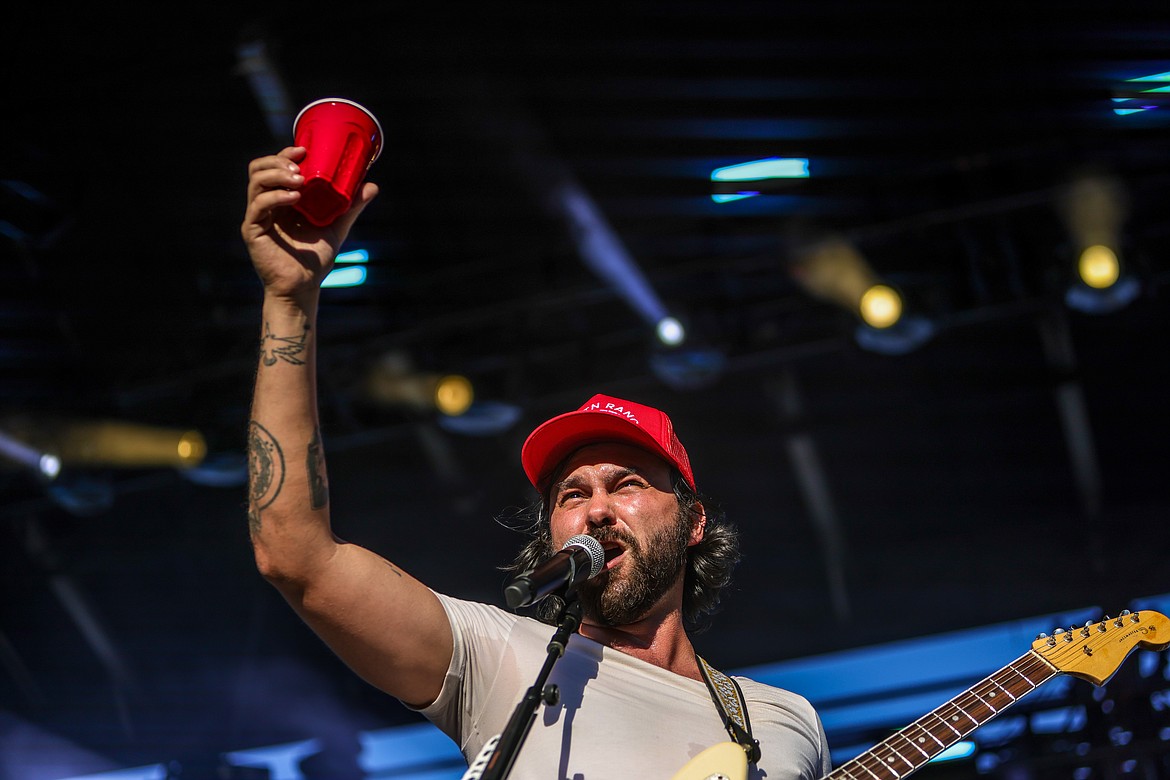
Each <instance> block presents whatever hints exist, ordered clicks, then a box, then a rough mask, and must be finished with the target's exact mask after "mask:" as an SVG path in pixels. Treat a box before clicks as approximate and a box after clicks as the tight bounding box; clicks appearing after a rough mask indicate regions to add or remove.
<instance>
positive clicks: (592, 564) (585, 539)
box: [561, 534, 605, 579]
mask: <svg viewBox="0 0 1170 780" xmlns="http://www.w3.org/2000/svg"><path fill="white" fill-rule="evenodd" d="M570 547H580V548H581V549H583V550H585V551H586V552H588V553H589V577H588V578H587V579H592V578H593V577H596V576H597V575H598V574H600V573H601V569H602V567H604V566H605V550H604V549H603V548H602V546H601V542H599V541H597V540H596V539H594V538H593V537H592V536H589V535H588V534H577V535H576V536H573V537H570V538H569V541H567V542H565V545H564V546H563V547H561V549H562V550H567V549H568V548H570Z"/></svg>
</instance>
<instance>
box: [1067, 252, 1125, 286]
mask: <svg viewBox="0 0 1170 780" xmlns="http://www.w3.org/2000/svg"><path fill="white" fill-rule="evenodd" d="M1077 271H1078V272H1079V273H1080V276H1081V280H1082V281H1083V282H1084V283H1085V284H1087V285H1089V286H1090V287H1092V288H1094V289H1097V290H1104V289H1105V288H1106V287H1112V286H1113V285H1114V284H1116V283H1117V279H1118V277H1120V276H1121V263H1119V262H1118V261H1117V253H1116V252H1114V251H1113V250H1112V249H1110V248H1109V247H1107V246H1104V245H1102V244H1094V245H1093V246H1090V247H1086V248H1085V250H1084V251H1083V252H1081V259H1080V261H1079V262H1078V263H1077Z"/></svg>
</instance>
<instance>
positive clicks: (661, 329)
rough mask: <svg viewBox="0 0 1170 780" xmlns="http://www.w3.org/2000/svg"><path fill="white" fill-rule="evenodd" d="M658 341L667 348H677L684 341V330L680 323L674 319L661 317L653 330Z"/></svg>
mask: <svg viewBox="0 0 1170 780" xmlns="http://www.w3.org/2000/svg"><path fill="white" fill-rule="evenodd" d="M655 332H656V333H657V334H658V340H659V341H661V342H662V343H663V344H665V345H666V346H668V347H677V346H678V345H679V344H682V343H683V341H684V340H685V339H686V335H687V334H686V330H685V329H684V328H683V325H682V323H681V322H679V321H678V320H677V319H676V318H674V317H663V318H662V319H660V320H659V321H658V326H657V327H656V328H655Z"/></svg>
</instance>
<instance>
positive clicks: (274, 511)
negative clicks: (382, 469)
mask: <svg viewBox="0 0 1170 780" xmlns="http://www.w3.org/2000/svg"><path fill="white" fill-rule="evenodd" d="M303 156H304V150H303V149H301V148H299V147H290V148H288V149H284V150H282V151H281V152H280V153H279V154H276V155H272V156H268V157H262V158H259V159H257V160H254V161H253V162H252V164H251V165H250V166H249V171H248V172H249V179H248V205H247V211H246V214H245V217H244V222H243V225H242V226H241V233H242V235H243V238H244V243H245V245H246V246H247V248H248V253H249V255H250V256H251V259H252V264H253V266H254V267H255V269H256V272H257V274H258V275H259V276H260V280H261V281H262V282H263V284H264V304H263V312H262V323H261V328H260V350H259V357H258V365H257V371H256V385H255V393H254V396H253V402H252V418H251V420H250V421H249V423H248V458H249V495H248V524H249V530H250V532H251V537H252V546H253V549H254V551H255V554H256V564H257V566H258V567H259V569H260V572H261V573H262V574H263V575H264V576H265V577H266V578H267V579H268V580H269V581H270V582H272V583H273V584H274V585H275V586H276V587H277V589H279V590H280V592H281V594H282V595H283V596H284V597H285V598H286V599H287V600H288V601H289V603H290V604H292V606H293V608H294V609H295V610H296V611H297V613H298V614H299V615H300V616H301V617H302V618H303V619H304V620H305V622H306V623H307V624H308V625H309V626H310V627H311V628H312V629H313V630H314V631H315V632H316V633H317V634H318V635H319V636H320V637H321V638H322V639H323V640H324V641H325V642H326V643H327V644H328V645H329V646H330V647H331V648H332V649H333V651H334V652H335V653H337V655H338V656H339V657H340V658H341V659H342V660H343V661H345V662H346V663H347V664H348V665H349V666H350V667H351V668H352V669H353V670H354V671H355V672H357V673H358V674H359V675H361V676H362V677H364V678H365V679H366V680H367V681H369V682H370V683H372V684H373V685H375V686H377V687H378V688H380V689H382V690H384V691H386V692H387V693H389V694H391V695H393V696H397V697H398V698H400V699H402V700H404V701H406V702H408V703H411V704H414V705H425V704H429V703H430V702H431V701H433V700H434V699H435V697H437V696H438V694H439V690H440V688H441V686H442V682H443V677H444V674H445V673H446V671H447V665H448V663H449V661H450V658H451V648H452V645H451V632H450V626H449V624H448V622H447V618H446V615H445V614H444V612H443V608H442V606H441V605H440V604H439V601H438V599H436V598H435V596H434V594H433V593H432V592H431V591H430V590H429V589H427V588H426V587H425V586H424V585H423V584H422V583H420V582H418V580H415V579H414V578H413V577H411V576H409V575H408V574H406V573H405V572H403V571H402V570H401V569H399V568H398V567H396V566H394V565H392V564H390V563H389V562H388V561H386V560H385V559H383V558H381V557H380V556H378V555H375V554H374V553H372V552H371V551H369V550H366V549H364V548H362V547H359V546H357V545H353V544H347V543H345V542H343V541H341V540H340V539H337V538H336V537H335V536H334V535H333V532H332V530H331V528H330V523H329V483H328V478H327V474H326V469H325V448H324V444H323V442H322V438H321V431H320V426H319V424H318V416H317V381H316V345H317V337H316V328H317V323H316V316H317V304H318V299H319V296H320V285H321V281H322V280H323V279H324V278H325V275H326V274H327V273H328V272H329V269H330V267H331V266H332V264H333V258H334V257H335V256H336V254H337V251H338V249H339V248H340V246H341V243H342V242H343V241H344V240H345V237H346V235H347V234H348V232H349V229H350V227H352V225H353V222H354V220H356V219H357V216H358V214H359V213H360V212H361V211H362V209H364V208H365V206H366V205H367V204H368V203H369V202H370V201H371V200H372V199H373V198H374V196H375V195H376V194H377V187H376V186H375V185H373V184H370V183H366V184H365V185H363V187H362V190H361V191H360V193H359V194H358V197H356V198H355V202H354V207H353V208H352V209H351V210H350V212H349V213H348V214H346V215H344V216H342V217H341V218H339V219H338V220H337V222H335V223H334V224H333V225H331V226H329V227H327V228H317V227H314V226H313V225H311V224H309V223H308V221H307V220H303V219H301V218H300V214H299V212H297V211H296V210H294V209H292V208H291V205H292V204H293V203H295V202H296V200H297V199H298V198H299V197H300V193H299V192H298V191H297V190H298V188H299V187H300V186H301V184H302V183H303V179H302V178H301V176H300V174H299V172H298V168H297V165H296V163H297V161H298V160H301V159H303Z"/></svg>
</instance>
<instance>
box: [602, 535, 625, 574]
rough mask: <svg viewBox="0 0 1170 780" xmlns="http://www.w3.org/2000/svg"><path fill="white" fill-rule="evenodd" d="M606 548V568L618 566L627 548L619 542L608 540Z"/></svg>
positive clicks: (604, 546)
mask: <svg viewBox="0 0 1170 780" xmlns="http://www.w3.org/2000/svg"><path fill="white" fill-rule="evenodd" d="M603 548H604V549H605V568H606V569H612V568H613V567H615V566H617V562H618V560H619V559H620V558H621V557H622V556H623V555H625V553H626V548H625V547H622V546H621V545H620V544H618V543H617V542H606V543H605V545H603Z"/></svg>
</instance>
